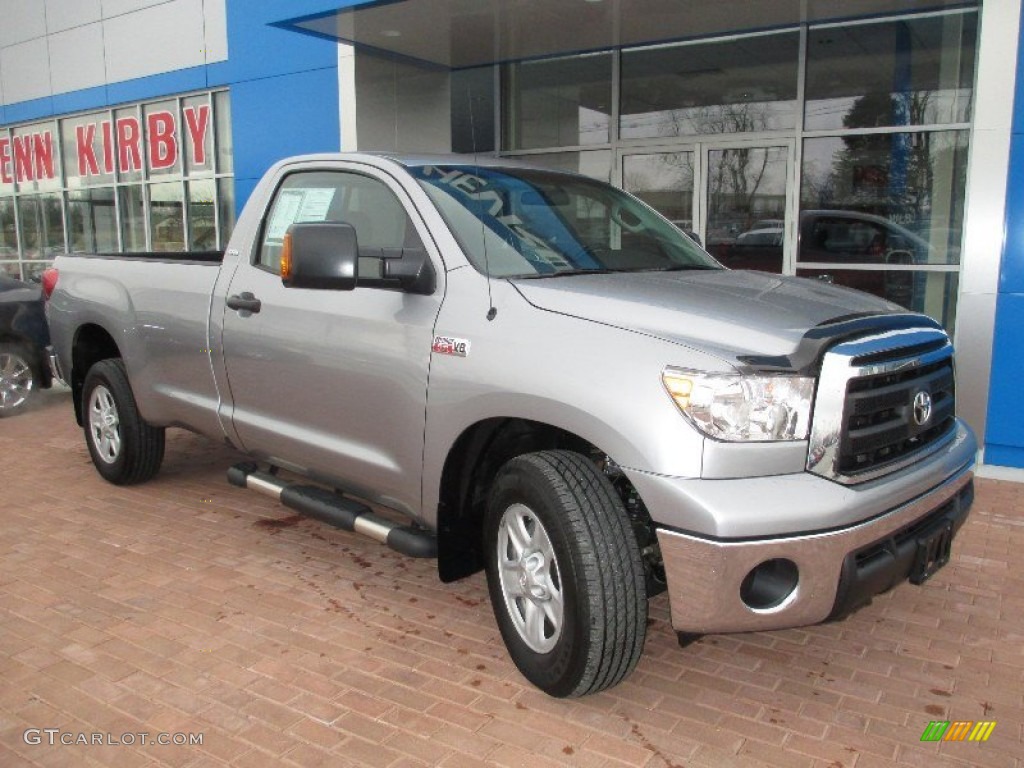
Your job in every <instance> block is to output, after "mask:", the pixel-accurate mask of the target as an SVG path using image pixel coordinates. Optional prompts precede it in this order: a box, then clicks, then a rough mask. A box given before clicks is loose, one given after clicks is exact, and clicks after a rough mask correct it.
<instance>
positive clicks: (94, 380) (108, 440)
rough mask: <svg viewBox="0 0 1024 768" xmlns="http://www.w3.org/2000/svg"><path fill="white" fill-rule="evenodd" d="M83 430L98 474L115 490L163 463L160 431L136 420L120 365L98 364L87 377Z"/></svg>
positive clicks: (116, 362) (114, 362) (149, 474)
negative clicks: (114, 486) (112, 485)
mask: <svg viewBox="0 0 1024 768" xmlns="http://www.w3.org/2000/svg"><path fill="white" fill-rule="evenodd" d="M82 415H83V419H82V427H83V429H84V430H85V442H86V445H88V446H89V455H90V456H91V457H92V463H93V465H94V466H95V467H96V471H97V472H99V473H100V475H102V476H103V478H104V479H105V480H108V481H110V482H111V483H114V484H115V485H134V484H136V483H144V482H145V481H146V480H149V479H150V478H151V477H153V475H155V474H156V473H157V472H158V471H159V469H160V464H161V462H162V461H163V458H164V430H163V429H161V428H157V427H151V426H150V425H149V424H147V423H146V422H145V420H143V418H142V416H140V415H139V408H138V406H137V405H136V404H135V396H134V395H133V394H132V387H131V384H129V382H128V374H127V372H126V371H125V367H124V363H123V362H122V361H121V360H120V359H116V358H114V359H110V360H101V361H100V362H98V363H96V364H95V365H94V366H93V367H92V368H90V369H89V372H88V373H87V374H86V375H85V384H84V386H83V387H82Z"/></svg>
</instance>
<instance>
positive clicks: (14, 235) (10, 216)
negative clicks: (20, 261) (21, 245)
mask: <svg viewBox="0 0 1024 768" xmlns="http://www.w3.org/2000/svg"><path fill="white" fill-rule="evenodd" d="M17 255H18V230H17V227H16V225H15V222H14V201H13V200H3V201H0V259H10V258H16V257H17Z"/></svg>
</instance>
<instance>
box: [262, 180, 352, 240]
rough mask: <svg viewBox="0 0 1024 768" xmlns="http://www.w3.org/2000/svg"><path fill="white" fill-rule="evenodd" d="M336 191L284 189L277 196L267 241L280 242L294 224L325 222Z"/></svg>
mask: <svg viewBox="0 0 1024 768" xmlns="http://www.w3.org/2000/svg"><path fill="white" fill-rule="evenodd" d="M335 191H336V190H334V189H332V188H328V189H324V188H323V187H318V188H316V189H282V190H281V192H280V193H279V194H278V196H277V202H276V203H275V205H274V212H273V213H272V214H271V217H270V223H269V224H268V225H267V240H268V241H271V242H280V241H281V240H283V239H284V234H285V232H287V231H288V227H290V226H291V225H292V224H297V223H299V222H305V221H325V220H326V219H327V212H328V211H329V210H330V207H331V201H333V200H334V193H335Z"/></svg>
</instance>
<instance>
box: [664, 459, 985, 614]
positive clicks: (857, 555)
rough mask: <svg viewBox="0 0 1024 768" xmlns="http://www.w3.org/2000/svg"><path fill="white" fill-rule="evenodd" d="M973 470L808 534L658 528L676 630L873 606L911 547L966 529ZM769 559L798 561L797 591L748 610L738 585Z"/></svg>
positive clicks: (908, 559) (900, 573)
mask: <svg viewBox="0 0 1024 768" xmlns="http://www.w3.org/2000/svg"><path fill="white" fill-rule="evenodd" d="M973 477H974V473H973V472H972V470H971V467H970V466H967V467H964V468H963V469H961V470H960V471H959V472H957V473H955V474H953V475H951V476H950V477H949V478H948V479H947V480H946V481H945V482H943V483H942V484H941V485H939V486H937V487H935V488H933V489H932V490H930V491H928V492H927V493H925V494H923V495H921V496H918V497H917V498H915V499H913V500H911V501H909V502H907V503H905V504H902V505H900V506H898V507H896V508H895V509H892V510H890V511H888V512H886V513H884V514H882V515H880V516H877V517H874V518H872V519H870V520H868V521H866V522H863V523H860V524H857V525H852V526H849V527H845V528H841V529H838V530H832V531H827V532H819V533H813V534H807V535H792V536H779V537H775V538H757V539H747V540H740V541H736V540H731V541H722V540H715V539H709V538H704V537H700V536H694V535H690V534H685V533H680V532H677V531H672V530H668V529H665V528H659V529H658V543H659V544H660V546H661V554H662V557H663V559H664V563H665V577H666V580H667V582H668V592H669V601H670V606H671V611H672V625H673V627H674V628H675V629H676V631H678V632H684V633H688V634H708V633H712V632H746V631H757V630H767V629H783V628H786V627H798V626H806V625H808V624H817V623H819V622H821V621H824V620H825V619H828V618H835V617H838V616H841V615H844V614H845V613H848V612H849V611H851V610H853V609H854V608H856V607H858V606H860V605H862V604H864V603H866V602H870V599H871V597H872V596H873V595H875V594H878V593H879V592H883V591H885V590H886V589H888V588H890V587H891V586H893V585H894V584H896V583H898V582H900V581H903V580H905V579H906V578H907V577H908V576H909V575H910V572H911V569H912V567H913V559H914V552H915V550H916V549H917V546H916V541H917V540H918V538H919V537H920V536H922V535H924V534H925V533H930V532H932V531H934V530H935V529H937V528H941V527H943V526H946V527H947V529H948V530H949V531H950V533H955V531H956V530H958V529H959V527H960V526H961V525H962V524H963V521H964V520H965V519H966V517H967V513H968V511H969V509H970V506H971V502H972V500H973ZM770 560H788V561H791V562H792V563H793V564H795V565H796V568H797V573H798V577H797V580H796V586H795V588H794V589H793V590H792V592H791V593H789V594H788V595H787V596H786V597H785V599H783V600H782V601H781V602H780V603H779V604H778V605H774V606H773V607H770V608H764V609H755V608H751V607H750V606H748V605H747V603H746V602H744V600H743V598H742V597H741V589H742V587H743V583H744V580H745V579H746V578H747V576H748V574H749V573H750V572H751V570H752V569H753V568H755V567H756V566H758V565H760V564H761V563H764V562H766V561H770Z"/></svg>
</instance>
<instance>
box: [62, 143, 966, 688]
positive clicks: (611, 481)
mask: <svg viewBox="0 0 1024 768" xmlns="http://www.w3.org/2000/svg"><path fill="white" fill-rule="evenodd" d="M54 280H55V281H56V288H55V290H54V291H53V293H52V295H51V297H50V299H49V302H48V310H47V311H48V317H49V322H50V326H51V332H52V337H53V349H52V354H51V364H52V365H53V366H54V368H55V369H56V371H57V373H58V375H60V376H61V377H63V378H64V379H65V380H66V381H67V382H68V383H69V384H70V385H71V387H72V388H73V391H74V403H75V412H76V415H77V417H78V420H79V422H80V423H81V424H82V426H83V428H84V432H85V439H86V443H87V444H88V448H89V452H90V454H91V455H92V459H93V462H94V463H95V465H96V468H97V470H98V471H99V472H100V474H101V475H102V476H103V477H105V478H106V479H107V480H109V481H111V482H114V483H124V484H126V483H138V482H142V481H145V480H148V479H150V478H151V477H153V475H154V474H155V473H156V472H157V471H158V469H159V466H160V462H161V459H162V457H163V451H164V429H165V428H166V427H184V428H186V429H189V430H193V431H195V432H199V433H202V434H205V435H208V436H210V437H211V438H213V439H216V440H219V441H226V442H227V443H229V444H231V445H233V446H235V447H236V448H238V449H240V450H242V451H244V452H245V453H246V454H248V455H249V456H251V458H252V462H251V463H247V464H240V465H238V466H236V467H233V468H231V469H230V470H229V472H228V478H229V480H230V481H231V482H232V483H235V484H236V485H240V486H244V487H248V488H251V489H254V490H257V491H260V492H263V493H267V494H270V495H271V496H273V497H275V498H278V499H280V501H281V503H282V504H284V505H286V506H288V507H290V508H292V509H296V510H299V511H300V512H303V513H305V514H309V515H312V516H313V517H316V518H319V519H322V520H325V521H328V522H330V523H333V524H335V525H338V526H341V527H343V528H346V529H350V530H353V531H356V532H358V533H362V534H366V535H368V536H371V537H374V538H376V539H378V540H380V541H381V542H383V543H386V544H388V545H389V546H391V547H393V548H394V549H396V550H398V551H400V552H404V553H405V554H407V555H410V556H421V557H436V558H437V561H438V572H439V575H440V578H441V579H442V580H444V581H451V580H454V579H458V578H461V577H464V576H467V575H469V574H472V573H474V572H476V571H479V570H480V569H485V570H486V572H487V580H488V585H489V589H490V595H491V600H492V603H493V607H494V613H495V616H496V618H497V623H498V626H499V628H500V631H501V634H502V637H503V639H504V641H505V644H506V646H507V648H508V651H509V653H510V654H511V657H512V659H513V660H514V662H515V664H516V665H517V666H518V668H519V669H520V670H521V672H522V673H523V674H524V675H525V676H526V677H527V678H528V679H529V680H530V681H532V682H533V683H534V684H535V685H537V686H538V687H540V688H541V689H542V690H544V691H546V692H548V693H549V694H551V695H553V696H579V695H583V694H587V693H591V692H595V691H599V690H602V689H604V688H607V687H609V686H612V685H615V684H616V683H618V682H619V681H621V680H622V679H623V678H624V677H625V676H626V675H628V674H629V672H630V671H631V670H632V669H633V668H634V666H635V665H636V663H637V660H638V658H639V656H640V653H641V651H642V648H643V643H644V637H645V631H646V619H647V600H648V598H649V597H650V596H651V595H653V594H655V593H657V592H659V591H662V590H664V589H666V588H667V590H668V595H669V601H670V606H671V614H672V624H673V627H674V629H675V630H676V631H677V632H678V633H679V637H680V641H681V642H682V643H685V642H686V641H689V640H691V639H693V638H695V637H698V636H700V635H702V634H706V633H712V632H743V631H751V630H770V629H776V628H782V627H793V626H800V625H807V624H812V623H817V622H821V621H825V620H828V619H836V618H839V617H841V616H843V615H845V614H847V613H848V612H849V611H851V610H853V609H855V608H857V607H858V606H860V605H863V604H864V603H866V602H868V601H870V599H871V597H872V596H873V595H875V594H878V593H879V592H882V591H885V590H887V589H889V588H890V587H893V586H894V585H896V584H898V583H900V582H902V581H905V580H907V579H909V580H910V581H911V582H914V583H921V582H922V581H924V580H925V579H927V578H928V577H929V576H930V575H931V574H932V573H933V572H934V571H935V570H936V569H938V568H939V567H941V566H942V565H943V564H944V563H945V562H946V561H947V560H948V558H949V555H950V546H951V542H952V539H953V536H954V535H955V533H956V532H957V530H958V529H959V528H960V526H961V525H962V524H963V522H964V520H965V518H966V516H967V514H968V511H969V509H970V505H971V501H972V498H973V484H972V477H973V473H972V469H973V462H974V458H975V452H976V443H975V439H974V436H973V435H972V433H971V431H970V429H969V428H968V427H967V426H965V425H964V423H963V422H962V421H960V420H959V419H958V418H957V416H956V409H955V394H954V370H953V350H952V348H951V345H950V342H949V339H948V338H947V336H946V334H945V333H944V332H943V330H942V328H941V327H940V326H938V325H937V324H936V323H935V322H934V321H932V320H930V319H929V318H927V317H924V316H921V315H915V314H909V313H907V312H905V311H903V310H902V309H901V308H899V307H898V306H896V305H893V304H889V303H886V302H883V301H881V300H879V299H876V298H873V297H871V296H868V295H866V294H861V293H858V292H855V291H850V290H847V289H843V288H838V287H835V286H831V285H828V284H826V283H823V282H820V281H809V280H803V279H797V278H790V277H780V276H778V275H768V274H761V273H757V272H738V271H731V270H727V269H724V268H722V267H721V266H720V265H719V264H718V263H717V262H716V261H714V260H713V259H712V258H711V257H710V256H709V255H708V254H707V253H705V252H704V251H703V250H701V248H700V247H699V246H698V245H697V244H696V243H694V242H693V240H691V239H690V238H689V237H687V236H686V235H685V234H684V233H683V232H681V231H680V230H679V229H677V228H676V227H674V226H673V225H672V224H671V223H670V222H668V221H667V220H665V219H663V218H662V217H661V216H659V215H658V214H657V213H655V212H654V211H652V210H651V209H650V208H648V207H647V206H645V205H644V204H643V203H641V202H640V201H638V200H637V199H635V198H633V197H631V196H629V195H628V194H626V193H624V192H622V191H620V190H618V189H615V188H614V187H612V186H609V185H607V184H603V183H599V182H596V181H593V180H590V179H587V178H584V177H581V176H576V175H570V174H562V173H554V172H551V171H546V170H539V169H534V168H529V167H526V166H521V165H517V164H515V163H513V162H510V161H509V162H506V161H501V160H497V161H496V160H490V161H486V162H484V161H476V160H472V159H467V158H464V157H432V158H431V157H422V158H418V157H398V156H385V155H371V154H351V155H323V156H309V157H302V158H296V159H291V160H287V161H284V162H282V163H279V164H278V165H276V166H275V167H274V168H272V169H271V170H270V171H269V172H268V173H267V175H266V177H265V178H264V179H263V180H262V181H261V182H260V184H259V185H258V187H257V188H256V190H255V192H254V193H253V194H252V197H251V199H250V201H249V202H248V204H247V206H246V207H245V210H244V212H243V214H242V215H241V217H240V219H239V221H238V224H237V227H236V229H235V231H234V234H233V236H232V238H231V241H230V244H229V247H228V249H227V251H226V253H225V254H223V256H221V255H220V254H200V253H185V254H139V255H122V256H117V255H72V256H61V257H59V258H58V259H57V261H56V264H55V273H53V274H51V275H50V276H49V279H48V282H49V283H50V284H51V285H52V284H53V282H54ZM279 469H283V470H287V471H288V472H289V473H292V475H298V476H301V477H302V478H305V480H303V481H291V482H289V481H286V480H284V479H283V478H284V477H285V475H282V474H280V473H279V471H278V470H279ZM290 476H291V475H290ZM369 504H373V505H376V508H377V511H373V510H372V509H371V508H370V506H368V505H369ZM386 510H392V511H395V512H397V513H399V515H393V514H391V513H389V512H387V511H386ZM395 520H398V521H400V522H395ZM403 523H404V524H403Z"/></svg>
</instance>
